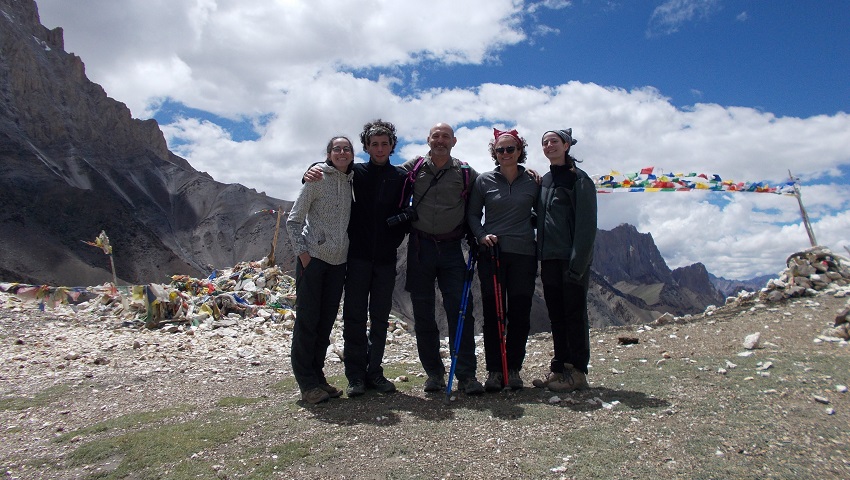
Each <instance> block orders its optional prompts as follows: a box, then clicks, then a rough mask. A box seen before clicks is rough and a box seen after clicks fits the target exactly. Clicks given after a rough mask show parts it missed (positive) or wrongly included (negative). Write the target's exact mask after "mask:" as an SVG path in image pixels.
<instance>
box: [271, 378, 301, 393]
mask: <svg viewBox="0 0 850 480" xmlns="http://www.w3.org/2000/svg"><path fill="white" fill-rule="evenodd" d="M271 389H272V390H274V391H276V392H285V393H289V392H291V391H292V390H297V389H298V383H296V382H295V377H294V376H292V375H287V377H286V378H284V379H283V380H281V381H279V382H277V383H273V384H272V385H271Z"/></svg>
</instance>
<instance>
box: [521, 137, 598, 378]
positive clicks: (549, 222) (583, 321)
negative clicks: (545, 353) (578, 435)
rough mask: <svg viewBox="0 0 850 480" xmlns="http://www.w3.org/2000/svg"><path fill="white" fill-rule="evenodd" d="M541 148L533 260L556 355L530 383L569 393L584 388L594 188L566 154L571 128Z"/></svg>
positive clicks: (593, 229)
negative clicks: (543, 169)
mask: <svg viewBox="0 0 850 480" xmlns="http://www.w3.org/2000/svg"><path fill="white" fill-rule="evenodd" d="M542 143H543V154H544V155H545V156H546V158H548V159H549V164H550V165H549V172H548V173H547V174H546V175H544V176H543V182H542V184H541V187H540V198H539V200H538V204H537V256H538V258H539V259H540V280H541V282H542V283H543V298H544V299H545V300H546V309H547V310H548V311H549V321H550V322H551V325H552V343H553V344H554V350H555V356H554V358H552V361H551V363H550V372H549V373H548V375H547V376H546V378H544V379H542V380H539V379H536V380H534V381H533V382H532V383H533V384H534V386H535V387H549V389H550V390H552V391H556V392H571V391H573V390H579V389H584V388H587V387H588V384H587V364H588V362H589V361H590V331H589V325H588V319H587V288H588V285H589V282H590V262H591V260H592V257H593V242H594V241H595V240H596V186H595V185H594V183H593V180H591V178H590V177H589V176H588V175H587V174H586V173H585V172H584V171H582V170H581V169H579V168H578V167H577V166H576V163H577V162H578V160H576V159H575V157H573V156H572V155H570V147H571V146H573V145H575V144H576V140H575V139H573V130H572V129H571V128H567V129H564V130H550V131H548V132H546V133H544V134H543V140H542Z"/></svg>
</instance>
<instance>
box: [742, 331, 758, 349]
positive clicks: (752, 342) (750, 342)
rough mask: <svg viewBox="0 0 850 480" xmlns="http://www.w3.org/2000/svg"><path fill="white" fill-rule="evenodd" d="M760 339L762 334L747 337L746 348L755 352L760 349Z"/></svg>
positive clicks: (745, 339)
mask: <svg viewBox="0 0 850 480" xmlns="http://www.w3.org/2000/svg"><path fill="white" fill-rule="evenodd" d="M760 337H761V334H760V333H759V332H756V333H753V334H750V335H747V336H746V338H744V348H746V349H747V350H754V349H756V348H759V338H760Z"/></svg>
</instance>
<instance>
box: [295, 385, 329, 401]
mask: <svg viewBox="0 0 850 480" xmlns="http://www.w3.org/2000/svg"><path fill="white" fill-rule="evenodd" d="M329 398H331V396H330V395H328V392H326V391H324V390H322V389H321V388H319V387H316V388H311V389H310V390H307V391H306V392H301V400H304V401H305V402H307V403H312V404H314V405H315V404H317V403H322V402H324V401H326V400H327V399H329Z"/></svg>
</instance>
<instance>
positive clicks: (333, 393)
mask: <svg viewBox="0 0 850 480" xmlns="http://www.w3.org/2000/svg"><path fill="white" fill-rule="evenodd" d="M319 388H321V389H322V390H324V391H325V392H327V393H328V397H330V398H337V397H341V396H342V390H341V389H339V388H336V387H334V386H333V385H331V384H330V383H327V382H326V383H324V384H323V385H319Z"/></svg>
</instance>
